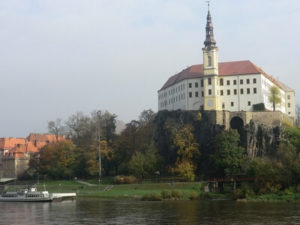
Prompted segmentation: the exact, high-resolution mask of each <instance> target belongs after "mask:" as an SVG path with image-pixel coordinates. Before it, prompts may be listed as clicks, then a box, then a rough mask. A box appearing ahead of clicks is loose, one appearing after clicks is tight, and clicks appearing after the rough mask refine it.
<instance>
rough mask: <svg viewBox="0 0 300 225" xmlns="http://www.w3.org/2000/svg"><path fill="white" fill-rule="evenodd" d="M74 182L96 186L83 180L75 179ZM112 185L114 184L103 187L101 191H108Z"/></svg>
mask: <svg viewBox="0 0 300 225" xmlns="http://www.w3.org/2000/svg"><path fill="white" fill-rule="evenodd" d="M76 182H78V183H80V184H84V185H87V186H89V187H95V186H97V184H91V183H88V182H85V181H83V180H76ZM113 187H114V185H108V186H106V187H105V188H104V190H103V191H110V190H111V189H112V188H113Z"/></svg>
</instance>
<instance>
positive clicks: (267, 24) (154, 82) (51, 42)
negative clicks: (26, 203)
mask: <svg viewBox="0 0 300 225" xmlns="http://www.w3.org/2000/svg"><path fill="white" fill-rule="evenodd" d="M210 11H211V14H212V20H213V25H214V35H215V40H216V41H217V46H218V47H219V61H221V62H225V61H236V60H251V61H252V62H253V63H254V64H256V65H257V66H259V67H261V68H262V69H263V70H264V71H265V72H267V73H268V74H269V75H272V76H273V77H275V78H276V79H279V80H280V81H281V82H283V83H285V84H287V85H288V86H290V87H291V88H293V89H295V91H296V102H297V103H300V94H299V93H300V61H299V59H300V1H299V0H272V1H271V0H243V1H241V0H212V1H211V8H210ZM206 15H207V3H206V2H205V1H204V0H1V1H0V78H1V80H0V96H1V98H0V101H1V104H0V108H1V111H0V137H25V136H27V135H28V134H29V133H31V132H39V133H44V132H47V122H48V121H50V120H56V119H57V118H61V119H63V120H67V119H68V117H69V116H71V115H72V114H75V113H76V112H83V113H85V114H89V113H90V112H91V111H93V110H108V111H109V112H111V113H114V114H116V115H117V116H118V117H117V119H119V120H123V121H124V122H130V121H131V120H133V119H137V118H138V116H139V114H140V113H141V112H142V111H143V110H144V109H153V110H154V111H157V91H158V90H159V89H160V88H161V87H162V86H163V84H164V82H166V80H167V79H168V78H169V77H170V76H172V75H174V74H175V73H178V72H180V71H181V70H183V69H185V68H186V67H188V66H191V65H194V64H201V63H202V61H203V60H202V47H203V42H204V39H205V24H206Z"/></svg>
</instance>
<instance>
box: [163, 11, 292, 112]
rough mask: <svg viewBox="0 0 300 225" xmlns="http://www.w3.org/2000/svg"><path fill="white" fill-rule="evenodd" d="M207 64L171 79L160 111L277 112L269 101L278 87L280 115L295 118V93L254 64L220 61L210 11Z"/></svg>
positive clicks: (277, 108) (205, 57) (165, 85)
mask: <svg viewBox="0 0 300 225" xmlns="http://www.w3.org/2000/svg"><path fill="white" fill-rule="evenodd" d="M203 62H204V63H203V64H201V65H193V66H191V67H188V68H187V69H185V70H183V71H181V72H180V73H178V74H176V75H174V76H172V77H170V78H169V79H168V80H167V82H166V83H165V84H164V85H163V87H162V88H161V89H160V90H159V91H158V110H159V111H160V110H178V109H180V110H199V109H204V110H228V111H253V110H254V109H253V105H256V104H261V103H263V104H264V106H265V109H266V110H270V111H272V110H273V105H272V103H271V102H270V101H269V96H270V87H272V86H276V87H277V88H278V89H279V92H280V94H279V95H280V98H281V103H279V104H277V105H276V111H281V112H283V113H285V114H287V115H289V116H290V117H295V92H294V90H293V89H291V88H289V87H287V86H286V85H284V84H283V83H281V82H279V81H277V80H275V79H274V78H273V77H271V76H269V75H268V74H267V73H265V72H264V71H263V70H262V69H261V68H259V67H258V66H256V65H255V64H253V63H252V62H250V61H248V60H247V61H235V62H223V63H219V61H218V47H217V46H216V41H215V40H214V35H213V26H212V22H211V15H210V12H209V11H208V15H207V25H206V40H205V42H204V48H203Z"/></svg>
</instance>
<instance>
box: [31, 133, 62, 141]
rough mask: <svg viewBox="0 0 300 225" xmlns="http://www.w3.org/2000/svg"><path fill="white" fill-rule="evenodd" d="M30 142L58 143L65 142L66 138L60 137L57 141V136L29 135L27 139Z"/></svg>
mask: <svg viewBox="0 0 300 225" xmlns="http://www.w3.org/2000/svg"><path fill="white" fill-rule="evenodd" d="M27 140H28V141H34V142H49V143H51V142H56V141H63V140H65V138H64V137H63V136H58V137H57V139H56V135H54V134H33V133H31V134H29V136H28V137H27Z"/></svg>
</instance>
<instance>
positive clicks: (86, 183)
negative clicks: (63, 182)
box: [76, 180, 96, 187]
mask: <svg viewBox="0 0 300 225" xmlns="http://www.w3.org/2000/svg"><path fill="white" fill-rule="evenodd" d="M76 182H78V183H80V184H84V185H87V186H89V187H93V186H96V184H91V183H88V182H85V181H83V180H76Z"/></svg>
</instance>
